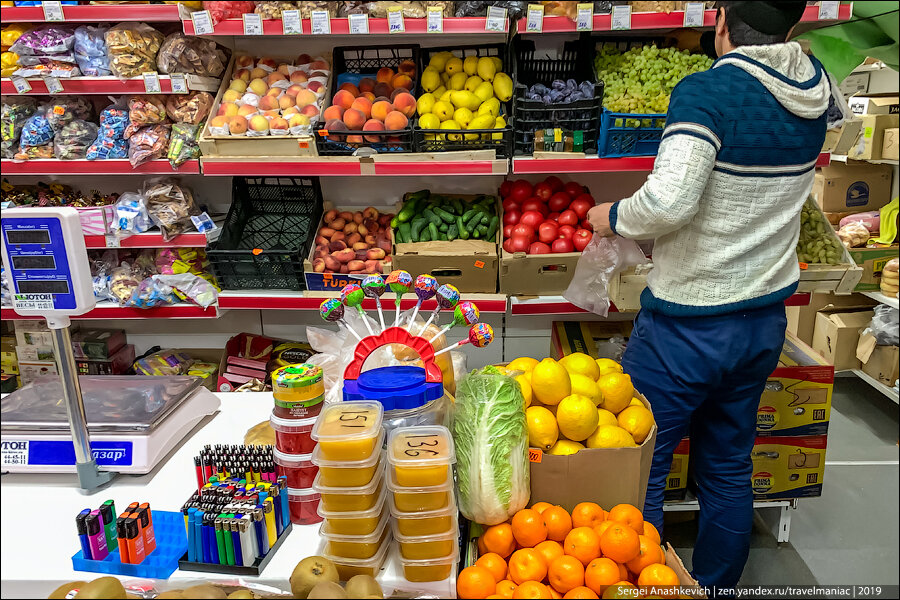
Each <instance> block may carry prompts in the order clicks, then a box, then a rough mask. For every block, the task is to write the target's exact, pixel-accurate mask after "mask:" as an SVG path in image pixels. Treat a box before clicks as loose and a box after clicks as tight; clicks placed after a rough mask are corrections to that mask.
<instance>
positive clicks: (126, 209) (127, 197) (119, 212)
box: [111, 192, 153, 238]
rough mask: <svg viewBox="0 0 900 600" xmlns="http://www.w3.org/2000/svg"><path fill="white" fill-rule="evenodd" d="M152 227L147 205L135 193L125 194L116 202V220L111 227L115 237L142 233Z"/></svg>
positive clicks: (141, 197)
mask: <svg viewBox="0 0 900 600" xmlns="http://www.w3.org/2000/svg"><path fill="white" fill-rule="evenodd" d="M152 226H153V222H152V221H151V220H150V213H149V212H147V203H146V202H145V201H144V197H143V196H141V195H140V194H139V193H137V192H125V193H124V194H122V195H121V196H119V200H118V201H117V202H116V219H115V221H113V222H112V224H111V227H112V230H113V232H114V233H115V234H116V236H117V237H119V238H122V237H127V236H129V235H132V234H135V233H143V232H145V231H147V230H148V229H150V228H151V227H152Z"/></svg>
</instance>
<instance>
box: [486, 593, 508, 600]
mask: <svg viewBox="0 0 900 600" xmlns="http://www.w3.org/2000/svg"><path fill="white" fill-rule="evenodd" d="M505 597H506V596H501V595H500V594H491V595H490V596H488V600H503V599H504V598H505Z"/></svg>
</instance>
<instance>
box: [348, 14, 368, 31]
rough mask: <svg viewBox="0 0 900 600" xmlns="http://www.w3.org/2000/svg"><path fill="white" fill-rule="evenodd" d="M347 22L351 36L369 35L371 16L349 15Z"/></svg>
mask: <svg viewBox="0 0 900 600" xmlns="http://www.w3.org/2000/svg"><path fill="white" fill-rule="evenodd" d="M347 21H348V22H349V25H350V33H351V34H353V35H363V34H367V33H369V15H366V14H362V15H347Z"/></svg>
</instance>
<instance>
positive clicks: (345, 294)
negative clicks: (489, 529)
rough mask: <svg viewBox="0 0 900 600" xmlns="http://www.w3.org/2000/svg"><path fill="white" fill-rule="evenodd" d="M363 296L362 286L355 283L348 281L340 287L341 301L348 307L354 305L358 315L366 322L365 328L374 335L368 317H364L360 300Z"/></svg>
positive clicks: (364, 313) (364, 312)
mask: <svg viewBox="0 0 900 600" xmlns="http://www.w3.org/2000/svg"><path fill="white" fill-rule="evenodd" d="M365 297H366V295H365V293H363V291H362V288H361V287H359V286H358V285H356V284H355V283H348V284H347V285H345V286H344V287H343V288H342V289H341V302H343V303H344V306H346V307H348V308H353V307H356V310H358V311H359V316H360V317H362V320H363V322H364V323H365V324H366V329H368V330H369V335H375V332H374V331H372V326H371V325H369V319H367V318H366V311H364V310H363V307H362V301H363V299H364V298H365Z"/></svg>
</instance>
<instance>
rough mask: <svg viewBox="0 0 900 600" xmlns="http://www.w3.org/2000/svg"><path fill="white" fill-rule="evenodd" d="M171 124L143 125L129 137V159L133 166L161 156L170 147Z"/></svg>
mask: <svg viewBox="0 0 900 600" xmlns="http://www.w3.org/2000/svg"><path fill="white" fill-rule="evenodd" d="M169 133H170V126H169V125H163V124H157V125H148V126H147V127H141V128H140V129H138V130H137V131H135V132H134V133H133V134H132V135H131V137H129V138H128V160H129V161H131V166H132V167H137V166H139V165H142V164H144V163H145V162H147V161H150V160H153V159H156V158H160V157H162V156H164V155H165V153H166V151H167V150H168V148H169Z"/></svg>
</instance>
